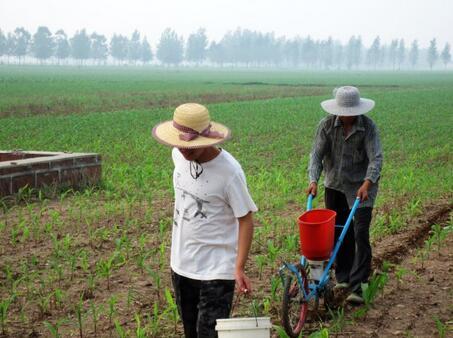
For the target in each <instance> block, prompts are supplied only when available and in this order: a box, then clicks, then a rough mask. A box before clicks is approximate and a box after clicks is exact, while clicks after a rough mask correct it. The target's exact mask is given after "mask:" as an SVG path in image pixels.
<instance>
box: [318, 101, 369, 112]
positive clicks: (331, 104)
mask: <svg viewBox="0 0 453 338" xmlns="http://www.w3.org/2000/svg"><path fill="white" fill-rule="evenodd" d="M321 107H322V109H324V110H325V111H326V112H328V113H329V114H332V115H338V116H358V115H363V114H366V113H368V112H369V111H370V110H372V109H373V108H374V101H373V100H370V99H360V102H359V104H358V105H357V106H353V107H341V106H339V105H338V104H337V101H336V100H335V99H331V100H326V101H323V102H321Z"/></svg>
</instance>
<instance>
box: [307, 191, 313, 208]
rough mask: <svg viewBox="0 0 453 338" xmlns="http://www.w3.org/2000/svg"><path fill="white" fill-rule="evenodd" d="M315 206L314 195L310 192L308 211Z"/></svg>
mask: <svg viewBox="0 0 453 338" xmlns="http://www.w3.org/2000/svg"><path fill="white" fill-rule="evenodd" d="M312 208H313V195H312V194H309V195H308V199H307V211H308V210H311V209H312Z"/></svg>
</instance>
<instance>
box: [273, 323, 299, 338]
mask: <svg viewBox="0 0 453 338" xmlns="http://www.w3.org/2000/svg"><path fill="white" fill-rule="evenodd" d="M274 329H275V331H277V334H278V337H279V338H291V337H290V336H288V334H287V333H286V331H285V329H284V328H283V327H281V326H279V325H274ZM300 337H302V334H300Z"/></svg>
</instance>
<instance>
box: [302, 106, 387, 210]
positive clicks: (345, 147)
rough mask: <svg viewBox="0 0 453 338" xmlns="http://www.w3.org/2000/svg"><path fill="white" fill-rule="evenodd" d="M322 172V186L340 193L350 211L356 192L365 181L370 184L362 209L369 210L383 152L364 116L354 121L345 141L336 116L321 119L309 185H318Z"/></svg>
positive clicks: (373, 197)
mask: <svg viewBox="0 0 453 338" xmlns="http://www.w3.org/2000/svg"><path fill="white" fill-rule="evenodd" d="M323 168H324V169H325V180H324V186H326V187H328V188H331V189H335V190H338V191H341V192H343V193H344V194H345V195H346V199H347V200H348V204H349V207H352V205H353V204H354V200H355V198H356V196H357V190H358V189H359V188H360V186H361V185H362V183H363V181H364V180H365V179H368V180H370V181H371V182H372V183H373V184H372V185H371V187H370V190H369V191H368V200H367V201H365V202H362V203H361V204H360V206H361V207H372V206H373V205H374V201H375V199H376V195H377V191H378V181H379V177H380V173H381V168H382V148H381V142H380V140H379V133H378V130H377V127H376V125H375V124H374V122H373V121H372V120H371V119H370V118H369V117H366V116H364V115H360V116H358V117H357V120H356V121H355V123H354V124H353V125H352V128H351V131H350V134H349V135H348V137H346V138H345V137H344V134H343V128H342V123H341V121H340V119H339V117H338V116H335V115H329V116H327V117H326V118H324V119H322V120H321V122H320V123H319V126H318V131H317V132H316V138H315V143H314V146H313V150H312V152H311V154H310V164H309V167H308V172H309V176H310V182H318V180H319V177H320V176H321V172H322V170H323Z"/></svg>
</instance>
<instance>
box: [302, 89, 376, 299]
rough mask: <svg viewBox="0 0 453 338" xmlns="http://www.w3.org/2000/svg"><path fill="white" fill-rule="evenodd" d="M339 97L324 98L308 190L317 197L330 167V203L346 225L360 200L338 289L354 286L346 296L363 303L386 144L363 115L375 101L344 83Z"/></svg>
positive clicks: (340, 261) (342, 255) (340, 260)
mask: <svg viewBox="0 0 453 338" xmlns="http://www.w3.org/2000/svg"><path fill="white" fill-rule="evenodd" d="M334 96H335V99H332V100H327V101H324V102H322V103H321V106H322V108H323V109H324V110H325V111H326V112H328V113H330V114H331V115H329V116H327V117H326V118H324V119H323V120H321V122H320V124H319V126H318V130H317V133H316V138H315V142H314V147H313V150H312V152H311V155H310V164H309V179H310V185H309V187H308V190H307V194H312V195H314V196H316V194H317V188H318V184H317V182H318V180H319V177H320V175H321V172H322V170H323V169H324V171H325V181H324V186H325V204H326V208H328V209H332V210H334V211H336V212H337V217H336V224H345V223H346V219H347V217H348V215H349V212H350V209H351V207H352V205H353V204H354V200H355V199H356V197H359V198H360V200H361V203H360V206H359V208H358V209H357V211H356V213H355V216H354V220H353V223H352V224H351V226H350V228H349V230H348V233H347V234H346V237H345V239H344V242H343V245H342V246H341V248H340V250H339V252H338V256H337V259H336V262H335V276H336V280H337V285H336V288H338V289H339V288H349V290H350V291H351V292H352V293H351V294H350V295H349V296H348V298H347V301H349V302H351V303H363V297H362V289H361V283H366V282H367V281H368V277H369V275H370V272H371V246H370V238H369V229H370V222H371V214H372V210H373V205H374V202H375V199H376V195H377V192H378V181H379V178H380V173H381V168H382V149H381V143H380V140H379V134H378V130H377V127H376V125H375V124H374V123H373V121H372V120H371V119H370V118H368V117H366V116H364V115H363V114H365V113H367V112H369V111H370V110H372V109H373V107H374V101H372V100H368V99H363V98H360V93H359V90H358V89H357V88H355V87H350V86H346V87H340V88H338V90H336V91H335V93H334ZM340 233H341V228H339V229H336V234H335V235H336V238H338V237H339V234H340Z"/></svg>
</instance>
